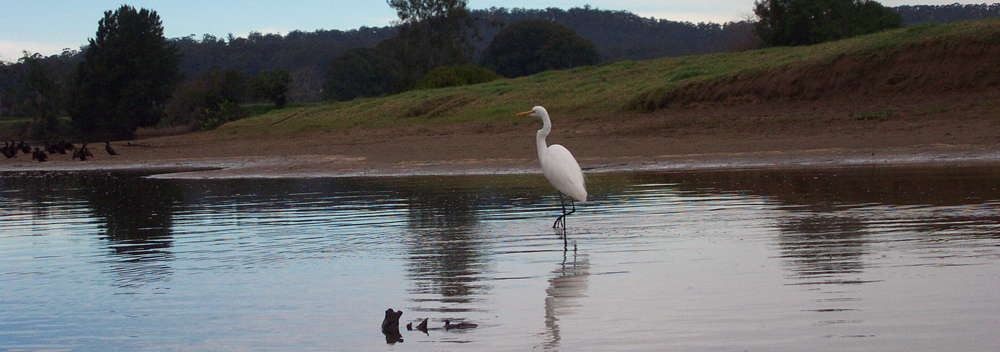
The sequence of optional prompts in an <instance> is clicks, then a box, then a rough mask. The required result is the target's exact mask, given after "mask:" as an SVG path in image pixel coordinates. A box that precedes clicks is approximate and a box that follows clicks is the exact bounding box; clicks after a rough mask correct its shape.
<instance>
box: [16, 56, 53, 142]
mask: <svg viewBox="0 0 1000 352" xmlns="http://www.w3.org/2000/svg"><path fill="white" fill-rule="evenodd" d="M42 59H43V57H42V56H41V55H39V54H37V53H36V54H33V55H29V54H28V53H27V52H25V53H24V57H22V58H21V60H20V62H21V63H22V64H24V65H25V66H27V72H26V74H25V78H24V83H25V88H26V89H25V92H24V93H25V94H24V97H23V98H24V103H25V106H26V110H27V112H28V114H29V115H30V116H31V119H32V121H31V136H32V137H33V138H38V139H47V138H51V137H53V136H55V134H56V133H57V132H58V129H59V121H58V120H57V119H56V117H57V115H58V114H59V110H60V107H61V104H60V99H61V97H60V95H59V86H58V85H56V82H55V80H54V79H53V78H52V74H51V73H50V72H49V70H48V69H46V68H45V66H44V63H43V62H42Z"/></svg>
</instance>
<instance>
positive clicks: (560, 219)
mask: <svg viewBox="0 0 1000 352" xmlns="http://www.w3.org/2000/svg"><path fill="white" fill-rule="evenodd" d="M559 205H560V206H562V214H560V215H559V217H558V218H556V222H553V223H552V228H558V227H560V224H561V225H562V228H563V229H566V200H565V199H563V195H562V193H560V194H559Z"/></svg>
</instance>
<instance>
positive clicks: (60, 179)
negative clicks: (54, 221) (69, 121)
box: [4, 172, 180, 286]
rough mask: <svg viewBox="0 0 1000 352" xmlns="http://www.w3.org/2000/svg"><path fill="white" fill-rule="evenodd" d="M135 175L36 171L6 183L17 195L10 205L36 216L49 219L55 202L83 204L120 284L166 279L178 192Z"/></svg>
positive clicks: (165, 185) (169, 270)
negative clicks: (27, 206)
mask: <svg viewBox="0 0 1000 352" xmlns="http://www.w3.org/2000/svg"><path fill="white" fill-rule="evenodd" d="M140 176H141V175H139V174H132V173H106V172H80V173H38V174H29V175H22V176H19V177H11V178H7V179H5V180H4V183H5V184H10V185H11V186H14V187H12V188H17V189H19V190H20V192H18V193H16V194H15V195H14V196H13V197H15V198H14V199H12V201H14V202H16V203H21V202H29V203H33V206H32V208H33V209H35V210H34V211H35V215H34V216H36V217H46V216H50V215H49V213H50V212H52V211H53V210H52V209H58V208H60V207H53V206H52V205H56V204H71V203H73V202H77V201H82V202H83V204H85V206H86V207H87V208H89V210H90V211H91V212H92V213H93V215H94V217H95V218H97V219H98V224H97V226H98V228H99V229H100V231H101V232H100V233H99V234H98V235H99V237H100V238H101V239H103V240H106V244H107V247H108V249H109V253H110V254H111V257H110V258H109V260H108V262H109V263H111V265H112V268H111V269H110V271H111V272H113V273H114V274H115V275H116V276H117V278H116V282H117V283H118V284H119V285H122V286H135V285H141V284H144V283H148V282H155V281H160V280H163V279H165V278H166V277H169V275H170V274H171V272H172V270H171V269H170V266H169V264H168V263H167V262H169V261H170V260H172V258H173V254H172V253H171V252H170V250H169V249H170V247H171V246H172V243H173V236H172V234H171V224H172V218H173V209H174V205H175V204H174V203H175V202H176V201H177V200H178V199H179V194H180V191H179V190H178V189H177V188H176V187H174V186H171V185H170V184H169V183H164V182H156V181H151V180H145V179H142V178H141V177H140Z"/></svg>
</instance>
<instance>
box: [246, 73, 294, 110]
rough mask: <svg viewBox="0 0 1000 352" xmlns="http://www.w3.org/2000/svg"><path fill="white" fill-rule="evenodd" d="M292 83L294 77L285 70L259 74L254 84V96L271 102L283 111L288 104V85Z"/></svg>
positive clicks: (254, 79) (255, 77)
mask: <svg viewBox="0 0 1000 352" xmlns="http://www.w3.org/2000/svg"><path fill="white" fill-rule="evenodd" d="M291 83H292V76H291V75H290V74H289V73H288V71H285V70H273V71H265V72H261V73H258V74H257V76H254V78H253V83H252V86H253V91H254V96H256V97H257V98H261V99H267V100H270V101H271V102H273V103H274V106H276V107H277V108H279V109H281V108H283V107H285V103H287V102H288V85H289V84H291Z"/></svg>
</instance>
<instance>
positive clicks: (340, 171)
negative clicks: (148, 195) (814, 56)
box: [0, 145, 1000, 180]
mask: <svg viewBox="0 0 1000 352" xmlns="http://www.w3.org/2000/svg"><path fill="white" fill-rule="evenodd" d="M580 164H581V166H582V167H583V169H584V173H615V172H690V171H717V170H718V171H722V170H741V169H800V168H801V169H809V168H817V169H827V168H849V167H864V166H882V167H912V166H926V167H950V166H972V165H1000V150H993V149H992V148H981V147H971V146H943V145H938V146H920V147H906V148H890V149H883V150H879V151H863V150H850V149H838V148H830V149H816V150H799V151H770V152H742V153H706V154H683V155H680V154H679V155H657V156H654V157H610V158H580ZM93 171H109V172H114V171H148V172H151V173H152V174H151V175H149V176H146V177H149V178H154V179H174V180H225V179H280V178H340V177H407V176H459V175H506V174H540V173H541V169H540V168H539V166H538V164H537V160H534V159H522V158H511V159H461V160H436V161H435V160H417V161H405V162H394V163H392V162H373V161H370V160H368V158H365V157H349V156H343V155H301V156H295V157H281V156H248V157H222V158H198V159H175V160H163V161H160V162H145V163H144V162H132V161H124V160H123V161H121V162H118V161H110V162H101V163H89V164H83V163H80V162H73V163H66V162H57V163H53V164H48V165H46V164H40V163H33V164H31V165H27V166H26V165H2V164H0V174H17V173H50V172H68V173H73V172H93ZM161 171H162V172H161Z"/></svg>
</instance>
